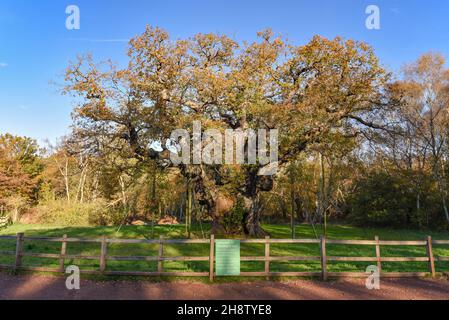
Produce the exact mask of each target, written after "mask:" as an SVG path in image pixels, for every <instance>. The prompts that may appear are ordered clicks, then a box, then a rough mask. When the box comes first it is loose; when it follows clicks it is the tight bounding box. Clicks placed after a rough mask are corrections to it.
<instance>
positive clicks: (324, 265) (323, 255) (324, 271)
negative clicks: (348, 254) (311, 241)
mask: <svg viewBox="0 0 449 320" xmlns="http://www.w3.org/2000/svg"><path fill="white" fill-rule="evenodd" d="M320 251H321V278H322V279H323V280H324V281H327V257H326V237H325V236H321V241H320Z"/></svg>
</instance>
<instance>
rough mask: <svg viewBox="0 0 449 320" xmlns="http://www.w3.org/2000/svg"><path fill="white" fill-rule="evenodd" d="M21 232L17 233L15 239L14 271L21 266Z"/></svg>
mask: <svg viewBox="0 0 449 320" xmlns="http://www.w3.org/2000/svg"><path fill="white" fill-rule="evenodd" d="M23 236H24V234H23V233H18V234H17V239H16V260H15V263H14V272H16V271H17V269H18V268H20V267H21V266H22V253H23Z"/></svg>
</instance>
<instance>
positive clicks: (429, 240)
mask: <svg viewBox="0 0 449 320" xmlns="http://www.w3.org/2000/svg"><path fill="white" fill-rule="evenodd" d="M427 256H428V257H429V272H430V274H431V275H432V278H435V258H434V256H433V250H432V237H431V236H428V237H427Z"/></svg>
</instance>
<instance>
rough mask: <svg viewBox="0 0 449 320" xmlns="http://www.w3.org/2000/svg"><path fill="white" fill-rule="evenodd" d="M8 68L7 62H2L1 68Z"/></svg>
mask: <svg viewBox="0 0 449 320" xmlns="http://www.w3.org/2000/svg"><path fill="white" fill-rule="evenodd" d="M7 66H8V64H7V63H5V62H0V68H6V67H7Z"/></svg>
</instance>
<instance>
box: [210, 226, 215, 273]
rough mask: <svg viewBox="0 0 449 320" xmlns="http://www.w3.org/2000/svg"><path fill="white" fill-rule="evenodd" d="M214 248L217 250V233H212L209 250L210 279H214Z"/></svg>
mask: <svg viewBox="0 0 449 320" xmlns="http://www.w3.org/2000/svg"><path fill="white" fill-rule="evenodd" d="M214 250H215V235H213V234H211V235H210V252H209V280H210V281H214V255H215V253H214Z"/></svg>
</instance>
